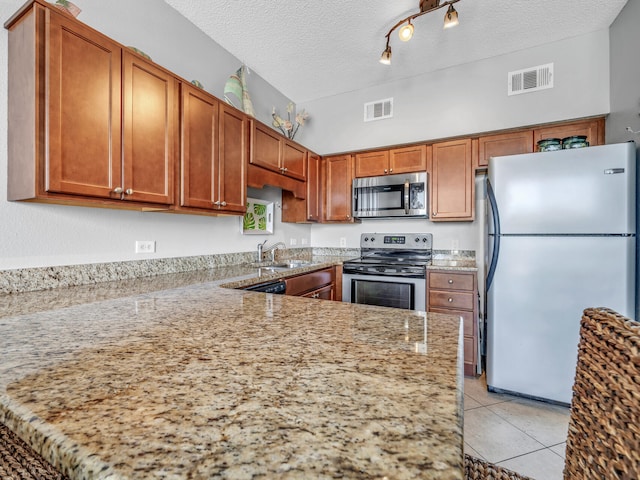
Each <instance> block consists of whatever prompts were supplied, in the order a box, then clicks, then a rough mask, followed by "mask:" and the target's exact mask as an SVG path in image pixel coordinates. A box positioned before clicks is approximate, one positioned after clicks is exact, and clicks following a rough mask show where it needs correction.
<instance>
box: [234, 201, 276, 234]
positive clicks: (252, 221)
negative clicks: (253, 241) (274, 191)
mask: <svg viewBox="0 0 640 480" xmlns="http://www.w3.org/2000/svg"><path fill="white" fill-rule="evenodd" d="M240 231H241V232H242V234H243V235H272V234H273V202H267V201H266V200H260V199H257V198H247V211H246V213H245V214H244V217H241V218H240Z"/></svg>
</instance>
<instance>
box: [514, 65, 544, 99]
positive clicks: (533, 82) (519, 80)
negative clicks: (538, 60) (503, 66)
mask: <svg viewBox="0 0 640 480" xmlns="http://www.w3.org/2000/svg"><path fill="white" fill-rule="evenodd" d="M508 75H509V89H508V94H509V95H518V94H520V93H529V92H535V91H537V90H544V89H546V88H553V63H547V64H546V65H540V66H538V67H531V68H525V69H524V70H518V71H517V72H509V74H508Z"/></svg>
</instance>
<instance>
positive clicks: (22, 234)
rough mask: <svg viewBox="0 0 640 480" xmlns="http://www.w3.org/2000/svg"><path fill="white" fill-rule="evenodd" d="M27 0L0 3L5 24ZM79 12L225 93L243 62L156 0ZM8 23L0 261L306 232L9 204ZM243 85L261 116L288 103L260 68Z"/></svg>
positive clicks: (1, 97)
mask: <svg viewBox="0 0 640 480" xmlns="http://www.w3.org/2000/svg"><path fill="white" fill-rule="evenodd" d="M23 3H24V2H23V0H12V1H4V2H0V17H1V18H2V19H3V22H4V21H5V20H6V19H8V18H9V17H10V16H11V15H12V14H13V13H14V12H15V11H17V10H18V8H20V7H21V6H22V4H23ZM74 3H76V4H77V5H78V6H79V7H80V8H81V9H82V10H83V11H82V13H81V14H80V16H79V17H78V18H79V19H80V20H82V21H83V22H85V23H87V24H88V25H90V26H92V27H94V28H95V29H97V30H99V31H101V32H103V33H105V34H106V35H108V36H110V37H112V38H114V39H115V40H117V41H119V42H120V43H122V44H123V45H131V46H135V47H137V48H139V49H141V50H143V51H145V52H146V53H148V54H149V55H150V56H151V57H152V58H153V59H154V61H156V62H157V63H159V64H160V65H162V66H164V67H166V68H168V69H169V70H171V71H173V72H175V73H176V74H178V75H180V76H182V77H184V78H185V79H187V80H192V79H197V80H199V81H200V82H202V83H203V85H204V86H205V89H206V90H208V91H210V92H211V93H213V94H214V95H216V96H218V97H219V98H221V97H222V92H223V88H224V82H225V81H226V79H227V78H228V76H229V75H230V74H231V73H233V72H234V71H235V70H236V69H237V68H238V67H239V66H240V62H239V61H238V60H237V59H235V58H234V57H232V56H231V55H230V54H229V53H228V52H227V51H226V50H223V49H222V48H221V47H220V46H219V45H217V44H216V43H215V42H213V41H212V40H211V39H209V38H208V37H206V36H205V35H204V34H203V33H202V32H201V31H199V30H198V29H196V28H195V27H194V26H193V25H192V24H191V23H190V22H188V21H187V20H186V19H184V17H182V16H180V15H179V14H178V13H177V12H176V11H175V10H173V9H172V8H171V7H169V6H168V5H167V4H166V3H165V2H163V1H160V0H136V1H128V0H110V1H108V2H96V1H90V0H74ZM7 37H8V35H7V31H6V30H5V29H2V31H1V32H0V224H1V228H0V269H13V268H24V267H38V266H51V265H73V264H81V263H94V262H109V261H119V260H135V259H143V258H165V257H179V256H191V255H207V254H212V253H227V252H238V251H251V250H255V246H256V244H257V243H258V241H261V240H264V239H268V241H269V243H271V242H272V241H284V242H285V243H286V244H287V245H289V244H290V239H291V238H295V239H296V241H297V243H298V245H300V243H301V241H302V239H305V240H306V241H307V242H308V241H309V239H310V232H309V230H310V228H309V226H307V225H290V224H282V223H281V222H280V218H281V216H280V214H281V210H280V209H278V208H276V212H275V213H276V215H275V216H276V228H275V234H274V235H269V236H255V235H248V236H243V235H241V234H240V219H239V218H238V217H237V216H233V217H205V216H196V215H169V214H158V213H141V212H130V211H121V210H108V209H100V208H81V207H67V206H59V205H43V204H33V203H20V202H8V201H6V198H7V153H6V152H7V135H6V131H7ZM249 88H250V91H251V93H252V96H253V98H254V106H255V108H256V113H257V116H258V117H259V118H261V119H263V121H267V120H268V119H269V117H270V115H271V108H272V105H286V104H287V102H288V101H289V100H288V99H287V98H286V97H284V96H283V95H282V94H281V93H280V92H278V91H277V90H275V89H273V87H271V86H270V85H269V84H268V83H267V82H265V81H264V80H262V79H261V78H260V77H258V76H257V75H253V74H252V75H250V77H249ZM249 196H252V197H259V198H265V199H267V200H271V201H274V202H280V191H279V190H277V189H265V190H252V191H250V192H249ZM136 240H155V241H156V242H157V251H156V253H155V254H145V255H141V254H136V253H135V252H134V245H135V241H136Z"/></svg>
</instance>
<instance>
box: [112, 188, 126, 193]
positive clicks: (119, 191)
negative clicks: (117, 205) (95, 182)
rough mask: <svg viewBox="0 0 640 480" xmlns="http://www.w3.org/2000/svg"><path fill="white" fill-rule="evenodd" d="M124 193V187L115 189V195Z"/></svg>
mask: <svg viewBox="0 0 640 480" xmlns="http://www.w3.org/2000/svg"><path fill="white" fill-rule="evenodd" d="M123 191H124V190H123V189H122V187H116V188H114V189H113V193H122V192H123Z"/></svg>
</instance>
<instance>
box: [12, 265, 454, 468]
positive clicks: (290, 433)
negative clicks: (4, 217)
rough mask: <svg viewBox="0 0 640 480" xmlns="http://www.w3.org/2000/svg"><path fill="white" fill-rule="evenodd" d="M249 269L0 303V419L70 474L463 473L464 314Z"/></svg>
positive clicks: (37, 295) (31, 295) (169, 277)
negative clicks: (356, 301)
mask: <svg viewBox="0 0 640 480" xmlns="http://www.w3.org/2000/svg"><path fill="white" fill-rule="evenodd" d="M314 263H315V265H313V266H309V267H304V268H303V269H301V270H298V269H296V270H295V271H291V272H290V273H303V272H304V271H305V270H306V269H317V268H319V267H322V266H328V265H332V264H335V263H340V262H339V260H338V259H329V258H324V259H321V260H320V259H314ZM255 270H256V269H255V268H252V267H249V266H243V265H239V266H229V267H225V268H220V269H211V270H207V271H200V272H191V273H183V274H171V275H163V276H160V277H153V278H147V279H139V280H135V281H133V280H131V281H123V282H113V283H107V284H98V285H93V286H90V287H89V286H85V287H68V288H61V289H56V290H51V291H43V292H30V293H23V294H17V295H5V296H2V297H0V307H1V309H0V335H1V336H2V339H3V340H2V343H3V348H2V350H1V351H0V421H1V422H3V423H5V424H6V425H8V426H9V428H11V429H12V430H14V431H16V432H17V433H18V434H19V435H20V436H21V437H22V438H23V439H25V440H26V441H27V442H28V443H29V444H30V445H32V446H33V447H34V448H35V449H36V450H37V451H38V452H40V453H41V454H42V455H43V456H44V457H45V458H47V459H48V460H49V461H50V462H51V463H52V464H54V466H56V467H57V468H58V469H60V470H62V471H63V472H64V473H66V474H67V475H69V476H70V477H71V478H110V479H121V478H123V479H124V478H254V477H258V476H263V477H266V478H270V477H271V478H273V477H277V478H336V477H341V478H385V477H388V478H418V477H420V478H446V479H462V478H463V445H462V352H461V350H460V339H461V331H460V321H459V319H458V318H457V317H454V316H449V315H443V314H433V313H429V314H426V313H423V312H413V311H406V310H397V309H388V308H384V307H375V306H367V305H353V304H349V303H342V302H330V301H322V300H314V299H305V298H300V297H290V296H284V295H270V294H263V293H254V292H247V291H243V290H233V289H228V288H222V287H221V285H222V284H225V285H226V284H229V283H231V284H233V283H235V282H240V283H243V282H248V283H255V281H256V280H257V279H260V281H261V280H262V279H267V278H265V277H264V276H261V277H258V276H257V274H256V271H255ZM282 275H283V274H282V273H279V272H277V273H273V274H270V275H267V277H268V278H271V277H276V278H277V277H278V276H282Z"/></svg>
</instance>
